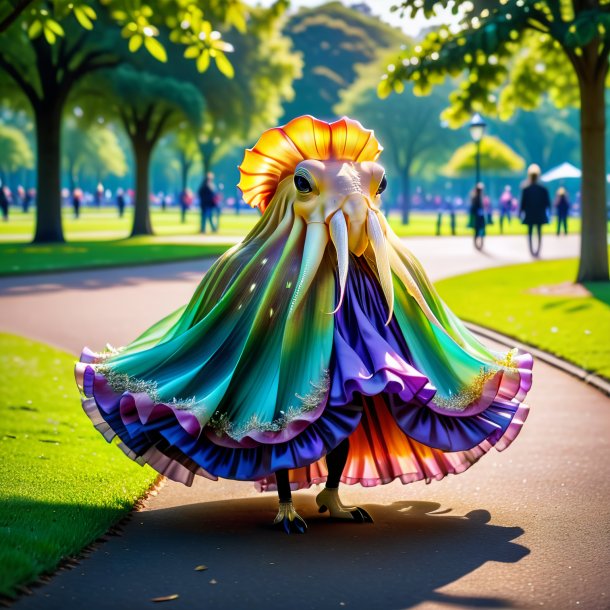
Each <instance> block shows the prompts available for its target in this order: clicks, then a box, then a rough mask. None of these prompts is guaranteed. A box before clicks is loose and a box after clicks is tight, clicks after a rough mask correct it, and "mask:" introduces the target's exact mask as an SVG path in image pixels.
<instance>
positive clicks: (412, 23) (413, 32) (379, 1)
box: [257, 0, 455, 36]
mask: <svg viewBox="0 0 610 610" xmlns="http://www.w3.org/2000/svg"><path fill="white" fill-rule="evenodd" d="M342 1H343V4H346V5H350V4H355V3H356V2H360V3H363V4H368V5H369V6H370V7H371V10H372V12H373V14H374V15H377V16H379V17H381V19H382V20H383V21H385V22H386V23H389V24H391V25H393V26H396V27H399V28H402V30H403V31H404V32H405V33H406V34H408V35H409V36H417V34H418V33H419V31H420V30H421V29H422V28H423V27H428V26H430V25H435V24H439V23H451V22H453V21H455V17H454V16H453V15H451V13H450V11H445V12H444V14H443V15H442V16H441V17H440V18H438V19H436V20H435V21H433V20H430V21H426V20H425V19H424V17H423V16H419V15H418V17H416V18H415V19H408V18H407V17H402V18H401V17H400V15H399V13H392V12H391V11H390V8H391V7H392V6H394V5H396V4H398V0H342ZM273 2H274V0H258V2H257V4H261V5H263V6H270V5H271V4H273ZM324 3H325V0H291V1H290V6H291V10H293V11H295V10H298V9H299V8H301V7H302V6H304V7H312V6H318V5H320V4H324Z"/></svg>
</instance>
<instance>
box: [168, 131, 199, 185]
mask: <svg viewBox="0 0 610 610" xmlns="http://www.w3.org/2000/svg"><path fill="white" fill-rule="evenodd" d="M169 145H170V147H171V148H173V149H174V150H175V151H176V154H177V157H178V163H179V164H180V189H181V190H182V191H185V190H186V187H187V186H188V179H189V174H190V172H191V169H192V168H193V165H195V163H197V162H199V161H201V154H200V153H199V146H198V144H197V138H196V134H195V133H194V130H193V129H189V128H188V126H187V125H184V124H183V125H180V129H179V130H178V131H177V132H176V134H175V135H174V137H173V138H172V140H171V142H170V144H169Z"/></svg>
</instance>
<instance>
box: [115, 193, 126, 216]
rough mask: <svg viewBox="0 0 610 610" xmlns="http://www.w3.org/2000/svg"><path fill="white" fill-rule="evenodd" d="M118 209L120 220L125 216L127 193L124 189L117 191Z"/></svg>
mask: <svg viewBox="0 0 610 610" xmlns="http://www.w3.org/2000/svg"><path fill="white" fill-rule="evenodd" d="M116 207H117V208H118V210H119V218H123V214H125V192H124V191H123V189H117V192H116Z"/></svg>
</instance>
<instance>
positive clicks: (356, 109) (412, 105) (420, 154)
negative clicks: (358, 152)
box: [335, 63, 455, 224]
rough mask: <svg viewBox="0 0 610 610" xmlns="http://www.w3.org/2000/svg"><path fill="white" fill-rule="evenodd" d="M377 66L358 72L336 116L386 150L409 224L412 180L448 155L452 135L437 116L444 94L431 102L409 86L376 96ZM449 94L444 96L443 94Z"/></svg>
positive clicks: (385, 159) (443, 104)
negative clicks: (356, 124) (357, 123)
mask: <svg viewBox="0 0 610 610" xmlns="http://www.w3.org/2000/svg"><path fill="white" fill-rule="evenodd" d="M379 70H380V66H379V64H378V63H374V64H370V65H369V66H367V67H363V68H361V69H360V71H359V73H360V77H359V78H358V80H357V81H356V82H355V83H354V84H353V85H352V86H351V87H350V88H349V89H347V90H346V91H345V92H344V93H343V94H342V96H341V100H342V101H341V103H340V104H338V105H337V106H335V112H336V113H337V114H339V115H342V114H345V115H348V116H350V117H351V118H355V119H358V120H359V121H360V122H361V123H362V124H363V125H365V126H366V127H367V128H368V129H374V130H375V133H376V134H377V136H378V138H379V140H380V141H381V142H383V144H384V146H385V152H384V161H385V162H386V163H387V162H389V163H390V164H391V166H392V168H393V169H394V171H395V172H396V175H397V176H400V182H401V195H402V197H401V199H402V222H403V224H408V222H409V214H410V210H411V186H410V185H411V175H412V173H413V171H414V170H418V171H421V170H423V168H424V167H425V166H426V165H429V164H435V165H436V166H437V167H439V166H440V165H441V164H442V162H443V161H444V160H445V159H446V157H447V156H448V151H449V150H450V149H451V142H452V141H453V140H455V134H454V133H453V132H451V131H450V130H449V129H446V128H445V126H444V124H443V123H442V122H441V119H440V114H441V111H442V110H443V108H445V106H446V104H447V98H446V95H445V96H444V95H443V93H442V91H440V90H438V91H435V92H434V93H433V94H432V95H431V97H430V98H429V99H423V98H421V97H416V96H415V95H414V94H413V92H412V87H408V88H407V89H406V90H405V91H403V92H402V93H400V94H399V93H395V92H393V93H391V94H390V95H389V96H387V97H386V98H385V99H380V98H379V97H378V96H377V83H378V81H379ZM447 92H448V91H446V93H447Z"/></svg>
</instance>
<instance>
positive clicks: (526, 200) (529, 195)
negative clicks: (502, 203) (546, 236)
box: [519, 163, 551, 257]
mask: <svg viewBox="0 0 610 610" xmlns="http://www.w3.org/2000/svg"><path fill="white" fill-rule="evenodd" d="M527 178H528V180H527V186H525V187H524V188H523V190H522V191H521V205H520V206H519V217H520V218H521V222H522V223H523V224H524V225H527V230H528V233H527V235H528V244H529V249H530V252H531V253H532V256H535V257H538V256H540V248H541V247H542V225H546V224H548V223H549V212H550V209H551V198H550V196H549V191H548V190H547V189H546V188H545V187H544V186H542V185H541V184H539V183H538V179H539V178H540V166H539V165H537V164H536V163H532V164H531V165H530V166H529V167H528V168H527ZM534 227H535V228H536V233H537V234H538V243H537V245H536V246H534V238H533V233H534Z"/></svg>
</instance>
